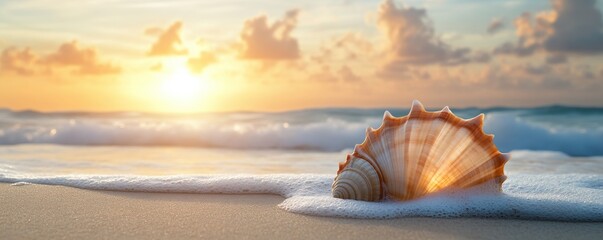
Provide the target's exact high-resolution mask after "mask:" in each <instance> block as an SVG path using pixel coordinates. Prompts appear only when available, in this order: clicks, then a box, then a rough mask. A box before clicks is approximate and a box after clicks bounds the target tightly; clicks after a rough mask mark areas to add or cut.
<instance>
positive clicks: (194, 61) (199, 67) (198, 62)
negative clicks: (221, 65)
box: [187, 52, 217, 73]
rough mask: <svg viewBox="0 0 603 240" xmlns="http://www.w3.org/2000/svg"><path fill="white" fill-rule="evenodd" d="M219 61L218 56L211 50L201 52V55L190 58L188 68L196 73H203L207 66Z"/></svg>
mask: <svg viewBox="0 0 603 240" xmlns="http://www.w3.org/2000/svg"><path fill="white" fill-rule="evenodd" d="M216 61H217V58H216V56H215V55H214V54H213V53H210V52H201V53H200V54H199V56H197V57H193V58H189V59H188V62H187V64H188V68H189V69H190V70H191V71H192V72H194V73H201V72H203V70H205V68H207V66H209V65H211V64H213V63H215V62H216Z"/></svg>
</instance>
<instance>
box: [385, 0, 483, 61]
mask: <svg viewBox="0 0 603 240" xmlns="http://www.w3.org/2000/svg"><path fill="white" fill-rule="evenodd" d="M377 25H378V26H379V28H380V29H381V30H382V31H383V32H384V33H385V35H386V40H387V52H388V54H389V56H388V57H389V62H388V64H387V65H389V67H394V66H396V65H425V64H460V63H466V62H468V61H469V57H468V55H469V53H470V52H471V50H470V49H469V48H452V47H450V46H449V45H448V44H446V43H444V42H443V41H442V40H441V39H440V38H439V37H438V36H437V35H436V34H435V30H434V28H433V26H432V24H431V22H430V20H429V18H428V16H427V12H426V10H425V9H418V8H413V7H401V8H398V7H396V5H395V4H394V2H393V1H392V0H386V1H384V2H383V3H382V4H381V5H380V6H379V10H378V12H377ZM396 68H397V67H396Z"/></svg>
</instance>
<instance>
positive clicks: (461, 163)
mask: <svg viewBox="0 0 603 240" xmlns="http://www.w3.org/2000/svg"><path fill="white" fill-rule="evenodd" d="M483 122H484V114H480V115H478V116H477V117H474V118H472V119H468V120H464V119H462V118H459V117H457V116H455V115H454V114H453V113H452V112H451V111H450V109H448V107H445V108H444V109H442V110H441V111H438V112H427V111H425V108H424V107H423V105H421V103H420V102H419V101H414V102H413V105H412V108H411V110H410V113H409V114H408V115H407V116H404V117H393V116H392V115H391V114H390V113H389V112H385V114H384V116H383V124H382V125H381V127H379V128H378V129H376V130H375V129H371V128H369V129H367V131H366V138H365V140H364V142H363V143H362V144H358V145H356V147H355V148H354V152H353V153H352V154H350V155H348V156H347V159H346V161H345V162H342V163H339V171H337V177H335V181H334V182H333V185H332V193H333V197H336V198H343V199H355V200H364V201H380V200H383V199H385V198H387V199H393V200H402V201H404V200H410V199H415V198H419V197H422V196H425V195H427V194H430V193H434V192H438V191H441V190H444V189H460V188H469V187H473V186H476V185H479V184H482V183H485V182H491V183H493V184H492V187H493V188H494V190H496V191H500V189H501V185H502V183H503V181H504V180H505V179H506V176H505V175H504V165H505V163H506V162H507V161H508V160H509V157H510V156H509V155H508V154H503V153H501V152H499V151H498V149H497V148H496V146H495V145H494V143H493V138H494V136H493V135H488V134H485V133H484V131H483V129H482V127H483Z"/></svg>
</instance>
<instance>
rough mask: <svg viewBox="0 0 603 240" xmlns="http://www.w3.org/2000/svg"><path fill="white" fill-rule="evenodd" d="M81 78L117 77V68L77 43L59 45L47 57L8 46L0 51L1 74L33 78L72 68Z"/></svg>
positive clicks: (93, 50) (27, 49)
mask: <svg viewBox="0 0 603 240" xmlns="http://www.w3.org/2000/svg"><path fill="white" fill-rule="evenodd" d="M73 68H75V69H76V71H75V72H74V73H78V74H82V75H106V74H117V73H120V72H121V68H120V67H118V66H116V65H114V64H112V63H109V62H102V61H101V60H99V57H98V53H97V51H96V50H95V49H94V48H82V47H80V46H79V45H78V42H77V41H71V42H67V43H63V44H61V45H60V46H59V48H58V49H57V50H56V51H55V52H52V53H50V54H48V55H41V54H36V53H34V52H32V51H31V50H30V49H29V48H25V49H22V50H19V49H18V48H16V47H9V48H6V49H4V50H3V51H2V56H1V57H0V69H2V71H3V72H5V71H6V72H14V73H17V74H19V75H24V76H28V75H35V74H40V73H45V74H48V73H52V71H53V70H59V71H60V70H63V69H73Z"/></svg>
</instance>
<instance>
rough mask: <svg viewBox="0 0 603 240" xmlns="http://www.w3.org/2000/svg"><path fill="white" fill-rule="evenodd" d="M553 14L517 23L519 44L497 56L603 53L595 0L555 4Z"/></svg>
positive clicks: (527, 16) (528, 17)
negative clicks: (548, 53)
mask: <svg viewBox="0 0 603 240" xmlns="http://www.w3.org/2000/svg"><path fill="white" fill-rule="evenodd" d="M551 3H552V5H553V10H552V11H547V12H540V13H538V14H536V16H535V17H533V16H532V14H530V13H527V12H526V13H523V14H522V15H521V16H519V17H518V18H517V19H515V21H514V24H515V29H516V35H517V41H516V42H515V43H510V42H507V43H504V44H503V45H501V46H499V47H497V48H496V49H495V50H494V53H495V54H514V55H516V56H520V57H525V56H530V55H532V54H533V53H535V52H536V51H537V50H543V51H548V52H556V53H576V54H596V53H602V52H603V20H602V19H601V12H600V11H599V10H598V9H597V8H596V6H595V0H581V1H573V0H553V1H551Z"/></svg>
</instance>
